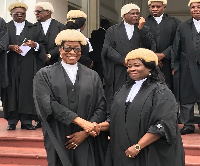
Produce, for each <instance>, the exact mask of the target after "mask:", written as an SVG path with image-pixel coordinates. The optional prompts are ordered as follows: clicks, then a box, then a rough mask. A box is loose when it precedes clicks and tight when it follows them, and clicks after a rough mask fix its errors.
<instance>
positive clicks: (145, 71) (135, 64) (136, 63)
mask: <svg viewBox="0 0 200 166" xmlns="http://www.w3.org/2000/svg"><path fill="white" fill-rule="evenodd" d="M127 67H128V69H127V72H128V74H129V76H130V77H131V78H132V79H133V80H136V81H139V80H142V79H144V78H146V77H147V76H148V75H149V73H150V71H151V69H149V68H147V67H145V66H144V64H143V63H142V61H141V60H139V59H132V60H129V61H128V64H127Z"/></svg>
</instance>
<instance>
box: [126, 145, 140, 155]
mask: <svg viewBox="0 0 200 166" xmlns="http://www.w3.org/2000/svg"><path fill="white" fill-rule="evenodd" d="M139 152H140V151H137V150H136V149H135V145H133V146H130V147H129V148H128V149H127V150H126V151H125V154H126V156H127V157H130V158H134V157H135V156H136V155H137V154H138V153H139Z"/></svg>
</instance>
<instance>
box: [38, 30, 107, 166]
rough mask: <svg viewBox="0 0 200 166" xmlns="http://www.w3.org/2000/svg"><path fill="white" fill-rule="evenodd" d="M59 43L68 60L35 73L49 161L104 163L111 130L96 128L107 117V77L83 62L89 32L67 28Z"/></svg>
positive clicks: (77, 165)
mask: <svg viewBox="0 0 200 166" xmlns="http://www.w3.org/2000/svg"><path fill="white" fill-rule="evenodd" d="M56 44H57V45H58V46H59V50H60V56H61V58H62V61H61V62H57V63H55V64H53V65H52V66H48V67H45V68H42V69H41V70H40V71H39V72H38V73H37V74H36V76H35V78H34V99H35V106H36V110H37V113H38V115H39V117H40V118H41V121H42V129H43V134H44V145H45V148H46V151H47V160H48V165H49V166H72V165H73V166H104V156H105V153H106V148H107V141H108V139H107V137H106V133H101V134H99V133H97V132H95V131H96V129H97V127H98V130H99V125H98V124H97V123H100V122H103V121H105V119H106V112H105V98H104V93H103V88H102V84H101V79H100V78H99V76H98V74H97V73H96V72H95V71H93V70H91V69H89V68H87V67H86V66H84V65H81V64H80V63H77V61H78V60H79V59H80V57H81V47H83V45H86V39H85V36H84V35H83V34H82V33H81V32H79V31H77V30H69V29H68V30H63V31H61V32H60V33H59V34H58V36H57V37H56ZM95 122H96V123H95ZM95 128H96V129H95ZM92 130H94V131H93V132H92ZM90 131H91V132H90ZM97 134H99V135H98V136H97ZM93 136H96V137H95V138H94V137H93Z"/></svg>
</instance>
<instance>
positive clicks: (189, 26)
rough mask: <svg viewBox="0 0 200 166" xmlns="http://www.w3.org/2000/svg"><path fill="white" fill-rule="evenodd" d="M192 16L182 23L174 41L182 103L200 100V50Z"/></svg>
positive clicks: (173, 55) (173, 61)
mask: <svg viewBox="0 0 200 166" xmlns="http://www.w3.org/2000/svg"><path fill="white" fill-rule="evenodd" d="M198 36H200V34H199V33H197V31H196V29H195V27H194V23H193V20H192V18H190V19H189V20H187V21H185V22H183V23H181V24H180V26H179V27H178V29H177V33H176V37H175V40H174V43H173V54H172V68H173V69H174V70H175V74H174V79H175V83H176V93H175V95H176V98H177V100H178V101H180V102H181V104H191V103H195V102H197V101H199V100H200V86H199V82H200V52H198V51H197V52H196V50H195V47H197V48H198V49H199V50H200V47H199V40H195V37H198ZM199 38H200V37H199Z"/></svg>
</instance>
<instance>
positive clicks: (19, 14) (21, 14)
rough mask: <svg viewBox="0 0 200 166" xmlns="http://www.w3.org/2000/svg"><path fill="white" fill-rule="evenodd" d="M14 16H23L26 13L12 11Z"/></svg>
mask: <svg viewBox="0 0 200 166" xmlns="http://www.w3.org/2000/svg"><path fill="white" fill-rule="evenodd" d="M12 14H13V15H14V16H23V15H25V14H26V13H12Z"/></svg>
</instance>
